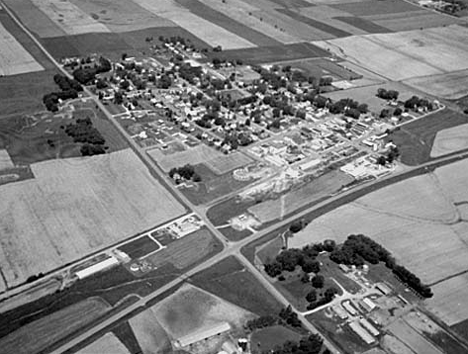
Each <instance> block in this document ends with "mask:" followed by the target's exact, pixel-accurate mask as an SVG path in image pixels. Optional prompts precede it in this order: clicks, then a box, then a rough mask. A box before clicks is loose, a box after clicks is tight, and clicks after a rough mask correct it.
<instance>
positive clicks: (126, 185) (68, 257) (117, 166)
mask: <svg viewBox="0 0 468 354" xmlns="http://www.w3.org/2000/svg"><path fill="white" fill-rule="evenodd" d="M32 171H33V173H34V175H35V177H36V178H35V179H33V180H27V181H23V182H19V183H14V184H7V185H4V186H1V187H0V189H1V193H2V200H3V201H4V203H2V208H1V209H0V215H1V220H2V221H1V224H0V225H1V226H0V229H1V230H2V234H3V238H2V240H1V244H2V256H1V257H0V258H1V262H0V263H1V267H2V269H3V273H4V275H5V278H6V279H7V283H8V286H15V285H18V284H21V283H22V282H24V281H25V280H26V278H27V277H29V276H30V275H33V274H37V273H39V272H47V271H50V270H52V269H54V268H57V267H60V266H61V265H63V264H66V263H69V262H72V261H73V260H76V259H78V258H80V257H82V256H84V255H86V254H89V253H92V252H94V251H97V250H98V249H101V248H103V247H105V246H107V245H109V244H112V243H114V242H117V241H119V240H122V239H124V238H127V237H130V236H132V235H134V234H137V233H138V232H140V231H141V230H145V229H149V228H151V227H154V226H156V225H158V224H161V223H163V222H165V221H168V220H169V219H172V218H174V217H176V216H178V215H181V214H183V213H184V211H185V209H184V207H183V206H182V205H180V204H179V202H177V201H176V200H175V199H174V197H173V196H172V195H171V194H170V193H169V192H168V191H167V190H166V189H165V188H164V187H163V186H161V185H160V184H159V182H157V181H156V180H155V179H154V178H153V177H152V176H151V175H150V174H149V172H148V170H147V169H146V167H145V166H144V165H143V164H142V163H141V162H140V160H139V159H138V158H137V157H136V155H134V153H133V152H132V151H131V150H129V149H128V150H122V151H119V152H115V153H111V154H106V155H100V156H94V157H91V158H74V159H62V160H52V161H47V162H42V163H37V164H33V165H32ZM136 186H138V188H136ZM161 201H163V203H164V208H161V207H160V206H161ZM77 235H79V237H78V236H77Z"/></svg>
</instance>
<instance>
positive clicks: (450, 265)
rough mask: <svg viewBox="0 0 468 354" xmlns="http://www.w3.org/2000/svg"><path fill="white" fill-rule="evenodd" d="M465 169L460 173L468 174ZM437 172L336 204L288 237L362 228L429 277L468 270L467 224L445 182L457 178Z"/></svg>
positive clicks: (295, 241) (295, 243) (336, 235)
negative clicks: (443, 177) (442, 176)
mask: <svg viewBox="0 0 468 354" xmlns="http://www.w3.org/2000/svg"><path fill="white" fill-rule="evenodd" d="M444 168H445V167H442V168H440V169H439V170H443V169H444ZM462 171H463V170H458V172H457V173H459V174H460V173H461V174H462V175H463V176H464V173H463V172H462ZM465 171H466V170H465ZM436 177H437V176H435V174H434V175H423V176H418V177H414V178H411V179H408V180H405V181H402V182H399V183H397V184H394V185H393V186H390V187H385V188H383V189H380V190H378V191H376V192H373V193H371V194H368V195H367V196H364V197H362V198H359V199H357V200H356V201H355V202H353V203H350V204H347V205H344V206H342V207H340V208H338V209H335V210H333V211H332V212H330V213H327V214H325V215H323V216H321V217H319V218H317V219H315V220H313V221H312V222H311V223H310V224H309V225H308V226H307V227H306V228H305V229H304V230H302V231H301V232H299V233H297V234H296V235H294V237H293V238H291V239H289V241H288V242H289V246H290V247H302V246H304V245H305V244H309V243H312V242H318V241H323V240H324V239H327V238H332V239H335V240H336V241H338V242H342V241H344V240H345V239H346V237H347V236H348V235H350V234H358V233H362V234H365V235H367V236H369V237H371V238H373V239H374V240H376V241H377V242H379V243H381V244H382V245H383V246H384V247H386V248H387V249H388V250H390V251H391V252H392V253H393V255H394V256H395V257H396V259H397V260H398V262H400V263H401V264H403V265H404V266H406V267H408V268H409V269H410V270H411V271H413V272H414V273H415V274H416V275H418V276H419V277H420V278H421V279H422V281H423V282H425V283H429V284H431V283H434V282H437V281H441V280H443V279H444V278H446V277H448V276H451V275H453V274H457V273H459V272H462V271H465V270H466V269H468V257H467V254H468V246H467V245H466V240H467V239H468V237H467V236H466V232H467V231H468V227H466V226H467V225H465V224H464V223H459V222H458V210H457V208H456V207H455V206H454V205H453V204H452V197H451V195H450V194H448V193H444V191H443V190H442V189H441V187H440V184H442V185H443V186H445V184H446V183H452V181H451V180H449V181H448V182H447V181H446V182H445V183H444V182H443V181H439V180H438V179H437V178H436ZM467 190H468V188H467ZM457 222H458V223H457ZM455 225H460V227H455ZM463 230H464V233H463Z"/></svg>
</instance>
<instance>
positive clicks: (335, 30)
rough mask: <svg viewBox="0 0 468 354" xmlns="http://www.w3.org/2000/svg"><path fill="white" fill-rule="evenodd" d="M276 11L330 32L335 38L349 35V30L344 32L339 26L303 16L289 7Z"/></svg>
mask: <svg viewBox="0 0 468 354" xmlns="http://www.w3.org/2000/svg"><path fill="white" fill-rule="evenodd" d="M278 11H279V12H281V13H282V14H285V15H287V16H289V17H291V18H293V19H295V20H296V21H299V22H301V23H305V24H306V25H308V26H311V27H314V28H317V29H319V30H321V31H324V32H327V33H329V34H331V35H332V36H334V37H335V38H340V37H347V36H350V35H351V33H349V32H346V31H343V30H341V29H339V28H336V27H333V26H330V25H329V24H327V23H325V22H321V21H318V20H316V19H313V18H310V17H307V16H304V15H302V14H300V13H297V12H295V11H292V10H290V9H279V10H278Z"/></svg>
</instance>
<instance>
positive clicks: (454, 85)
mask: <svg viewBox="0 0 468 354" xmlns="http://www.w3.org/2000/svg"><path fill="white" fill-rule="evenodd" d="M405 83H406V84H408V85H410V86H413V87H416V88H417V89H418V90H421V91H423V92H426V93H428V94H430V95H433V96H436V97H442V98H445V99H448V100H457V99H460V98H462V97H464V96H466V95H468V70H462V71H457V72H453V73H449V74H443V75H435V76H429V77H420V78H419V77H418V78H414V79H409V80H406V81H405Z"/></svg>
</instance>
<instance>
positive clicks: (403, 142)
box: [387, 109, 468, 166]
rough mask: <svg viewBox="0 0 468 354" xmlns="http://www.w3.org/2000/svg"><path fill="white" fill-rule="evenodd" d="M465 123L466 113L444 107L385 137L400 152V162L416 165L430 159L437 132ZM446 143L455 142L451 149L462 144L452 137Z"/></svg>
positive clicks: (467, 118)
mask: <svg viewBox="0 0 468 354" xmlns="http://www.w3.org/2000/svg"><path fill="white" fill-rule="evenodd" d="M466 123H468V117H467V116H466V115H463V114H461V113H458V112H454V111H452V110H450V109H445V110H443V111H440V112H436V113H434V114H431V115H429V116H427V117H424V118H422V119H418V120H416V121H413V122H410V123H408V124H406V125H404V126H403V127H401V128H400V129H399V130H397V131H394V132H393V133H391V134H390V135H389V136H388V137H387V139H389V140H393V142H395V144H397V146H398V149H399V150H400V153H401V157H400V160H401V162H403V163H404V164H406V165H410V166H416V165H419V164H421V163H424V162H427V161H429V160H431V152H432V150H433V145H434V140H435V139H436V136H437V134H438V132H441V131H444V130H445V129H449V128H453V127H458V126H461V125H463V124H466ZM444 134H447V133H444ZM448 134H450V133H448ZM443 136H444V135H442V137H443ZM448 143H449V144H451V143H452V144H455V145H452V146H451V149H453V148H457V147H462V145H458V144H460V143H461V142H460V140H458V144H457V143H456V141H455V140H453V139H452V142H450V140H449V141H448ZM439 147H440V145H439ZM436 149H437V148H436ZM436 151H437V150H435V151H434V152H436ZM440 152H441V151H440Z"/></svg>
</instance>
